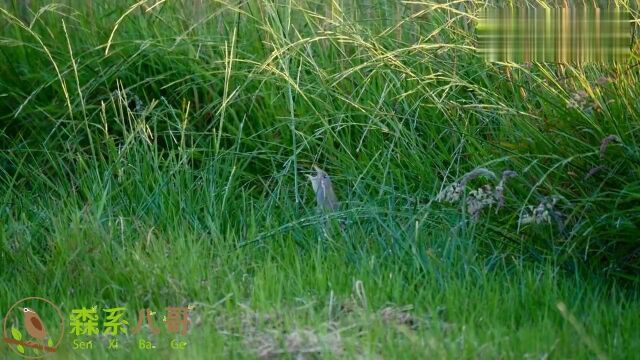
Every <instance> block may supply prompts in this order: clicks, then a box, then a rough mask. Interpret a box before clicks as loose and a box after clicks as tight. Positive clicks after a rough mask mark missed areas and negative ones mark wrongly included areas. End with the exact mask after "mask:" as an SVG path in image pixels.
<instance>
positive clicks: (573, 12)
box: [477, 6, 632, 64]
mask: <svg viewBox="0 0 640 360" xmlns="http://www.w3.org/2000/svg"><path fill="white" fill-rule="evenodd" d="M631 29H632V27H631V14H630V13H629V11H626V10H624V9H619V8H602V9H600V8H597V7H588V6H584V7H563V8H549V7H547V8H537V7H522V8H507V7H486V8H485V9H484V11H483V12H482V13H481V16H480V21H479V24H478V28H477V30H478V40H479V44H478V45H479V46H478V50H479V51H480V53H481V54H482V56H483V57H484V58H485V60H487V61H492V62H513V63H520V64H523V63H532V62H539V63H567V64H585V63H598V64H615V63H622V62H624V61H626V60H627V59H628V58H629V55H630V47H631Z"/></svg>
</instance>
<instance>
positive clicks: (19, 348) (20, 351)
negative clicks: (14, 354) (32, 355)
mask: <svg viewBox="0 0 640 360" xmlns="http://www.w3.org/2000/svg"><path fill="white" fill-rule="evenodd" d="M16 349H17V350H18V352H19V353H20V354H24V347H23V346H22V345H18V346H16Z"/></svg>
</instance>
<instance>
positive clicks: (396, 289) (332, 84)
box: [0, 0, 640, 359]
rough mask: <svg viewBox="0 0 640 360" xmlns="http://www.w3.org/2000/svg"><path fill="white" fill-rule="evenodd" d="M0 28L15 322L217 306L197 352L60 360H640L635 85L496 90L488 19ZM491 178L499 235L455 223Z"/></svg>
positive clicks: (272, 19)
mask: <svg viewBox="0 0 640 360" xmlns="http://www.w3.org/2000/svg"><path fill="white" fill-rule="evenodd" d="M16 3H19V1H16ZM16 5H17V4H16ZM3 6H4V7H2V8H0V19H1V20H0V21H1V22H0V26H2V30H1V32H0V57H2V64H3V66H2V67H0V125H1V126H0V139H1V140H0V146H1V147H2V152H1V153H0V185H1V188H2V189H3V191H2V192H0V248H1V249H2V250H1V251H0V256H1V260H0V270H2V271H1V272H0V274H2V275H0V278H1V279H2V281H0V287H1V289H0V293H1V294H3V296H1V297H0V309H5V308H8V307H9V306H10V305H11V304H13V303H14V302H15V301H16V300H18V299H20V298H23V297H26V296H42V297H45V298H48V299H51V300H52V301H54V302H56V303H57V304H59V305H60V306H61V307H62V308H63V310H64V311H65V312H66V313H67V314H68V313H70V311H71V309H73V308H77V307H82V306H92V305H97V306H98V307H112V306H120V305H121V306H126V307H127V309H128V311H129V321H130V322H133V321H135V320H136V315H137V311H138V309H140V308H146V307H149V308H154V309H158V310H161V309H163V308H164V307H165V306H183V305H187V304H195V306H196V308H195V310H194V313H193V317H192V328H191V332H190V333H189V334H188V336H187V337H186V341H188V342H189V345H188V347H187V349H186V350H184V351H180V350H171V349H169V348H168V347H167V344H168V341H169V340H170V339H171V337H170V336H168V335H167V334H163V335H161V336H160V338H159V339H154V340H157V341H158V344H159V348H158V349H157V351H156V352H153V351H141V350H139V349H136V348H137V340H138V338H137V337H135V336H125V337H123V338H122V339H121V341H122V343H123V345H122V349H121V352H120V353H115V354H112V353H110V352H109V351H108V350H106V349H105V344H104V343H102V342H101V341H103V340H100V339H99V338H96V339H95V341H96V344H99V346H98V345H94V346H97V348H96V349H94V350H92V351H91V352H87V351H88V350H87V351H85V352H84V353H82V352H81V351H80V350H74V349H72V342H71V339H72V337H71V336H69V335H68V334H67V338H66V339H65V342H64V344H63V348H62V349H60V351H59V354H58V356H59V357H60V358H67V357H68V356H71V355H73V356H76V357H83V356H85V357H90V358H99V357H105V358H107V357H110V356H119V357H122V358H131V357H132V356H134V357H135V358H138V357H141V358H144V357H148V358H156V357H158V356H161V357H172V358H173V357H180V356H182V357H183V358H211V357H214V358H236V357H238V358H244V357H248V358H255V357H260V356H262V357H264V358H268V357H269V356H275V357H278V356H285V355H286V356H291V357H296V356H297V355H300V354H301V353H303V352H305V351H310V353H307V355H309V356H315V354H319V355H320V357H327V358H357V357H359V356H361V357H362V358H367V359H368V358H378V357H380V358H420V359H423V358H425V357H428V358H476V357H477V358H496V357H502V358H523V357H533V358H545V357H553V358H598V357H599V358H604V357H609V358H625V357H629V358H632V357H633V354H634V353H636V352H637V351H638V350H640V343H638V342H637V341H636V340H635V339H637V338H638V337H639V336H638V335H639V334H638V329H637V326H635V323H636V322H637V318H638V314H639V313H640V311H639V310H640V309H639V305H638V299H637V281H638V274H639V273H638V270H639V269H638V262H637V258H638V254H639V252H638V251H639V250H638V239H637V234H638V230H639V229H638V227H639V226H640V223H638V213H639V206H640V205H639V204H640V203H639V202H638V201H637V200H638V194H640V181H639V180H638V169H639V164H640V152H639V151H638V146H637V140H636V137H637V130H638V124H639V123H640V122H639V117H638V114H639V112H638V111H637V99H638V97H639V95H640V91H639V89H640V88H639V85H638V79H637V71H636V70H635V69H636V68H635V65H634V63H633V61H636V60H635V59H634V60H633V61H632V62H631V63H630V64H625V65H621V66H618V67H609V68H605V67H601V66H596V65H589V66H584V67H571V66H566V65H556V64H536V65H532V66H523V65H516V64H490V63H485V62H484V61H482V58H481V57H480V55H479V54H477V53H476V51H475V47H476V46H477V42H476V39H475V37H474V30H473V26H475V22H474V21H475V20H474V16H475V14H476V13H477V11H478V9H479V8H480V6H481V3H479V2H475V3H474V2H467V3H462V2H452V3H439V4H436V3H427V2H407V3H402V2H393V1H386V0H384V1H382V0H380V1H376V0H368V1H364V0H363V1H352V2H351V1H332V2H329V3H328V5H327V3H325V2H311V1H301V0H291V1H276V2H273V1H253V0H252V1H244V2H231V3H208V2H200V1H195V2H187V1H183V2H181V1H165V2H161V1H146V2H145V1H141V2H138V3H131V2H117V1H115V2H111V3H109V4H106V3H102V2H92V1H90V2H84V1H83V2H79V1H70V2H65V3H64V4H48V5H46V4H45V2H44V1H35V0H34V1H32V2H31V10H32V11H31V13H27V17H26V19H27V21H26V22H23V17H24V16H25V15H24V14H21V13H20V12H19V11H17V10H19V8H17V7H16V8H14V7H13V6H7V5H3ZM634 16H635V13H634ZM609 135H615V136H616V138H615V139H616V140H614V141H611V142H610V143H609V144H608V146H607V148H606V149H604V150H602V149H601V147H602V145H601V144H602V140H603V139H606V138H607V137H608V136H609ZM313 164H319V165H320V166H321V167H322V168H323V169H325V170H326V171H327V172H328V173H329V174H330V175H331V176H332V180H333V184H334V186H335V187H336V192H337V195H338V197H339V199H340V200H341V202H342V208H341V210H340V211H338V212H337V213H334V214H331V215H330V217H333V218H340V220H344V221H346V223H347V228H346V230H344V231H342V230H341V229H340V228H339V227H338V226H337V223H338V221H333V220H332V221H330V222H329V224H330V226H329V227H328V230H327V231H326V232H325V231H323V229H324V226H323V224H325V221H326V219H325V218H324V215H322V214H318V213H317V211H316V208H315V198H314V195H313V191H312V189H311V186H310V184H309V183H308V180H307V178H306V177H305V176H304V175H305V174H307V171H309V170H311V167H312V165H313ZM477 168H486V169H488V170H489V171H491V172H494V173H495V174H498V175H499V174H502V172H503V171H505V170H512V171H515V172H517V173H518V176H517V177H513V178H510V179H509V182H508V183H507V185H506V186H505V191H504V196H505V206H504V208H502V209H500V211H498V212H496V207H495V206H493V207H491V208H487V209H484V210H483V212H482V213H481V215H480V216H479V218H478V219H477V220H474V219H473V218H472V217H470V216H469V212H468V208H467V207H465V205H464V204H465V201H466V200H465V199H466V198H465V197H464V196H463V197H461V199H460V200H459V201H458V202H454V203H451V204H443V203H440V202H437V201H436V196H437V195H438V194H439V193H440V192H441V191H442V190H443V189H445V188H446V187H447V186H448V185H450V184H452V183H454V182H456V181H459V180H460V179H461V178H462V177H463V176H464V174H466V173H468V172H470V171H472V170H474V169H477ZM486 184H491V185H492V186H494V187H495V186H496V184H497V181H493V180H491V179H486V178H483V177H479V178H475V179H473V180H472V181H470V182H469V184H468V189H467V193H468V192H469V191H470V190H473V189H477V188H479V187H481V186H483V185H486ZM551 199H556V200H553V201H555V204H557V205H554V211H557V212H558V213H559V215H558V217H559V218H560V219H561V221H560V222H557V221H552V220H549V221H543V222H542V223H540V224H536V223H532V224H524V225H523V222H522V221H521V220H522V214H523V213H525V212H527V211H530V210H529V209H530V208H529V206H531V207H532V208H535V207H537V206H539V204H541V203H543V204H546V203H551V201H552V200H551ZM549 219H551V217H549ZM336 220H337V219H336ZM5 294H6V295H5ZM305 334H306V335H308V336H309V335H310V334H312V335H313V336H312V337H313V339H308V338H304V336H303V335H305ZM308 336H307V337H308ZM301 339H302V340H301ZM311 350H313V351H311ZM9 352H10V350H9V349H8V348H7V347H0V354H2V355H3V356H4V355H5V354H9Z"/></svg>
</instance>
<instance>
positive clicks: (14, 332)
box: [11, 326, 22, 341]
mask: <svg viewBox="0 0 640 360" xmlns="http://www.w3.org/2000/svg"><path fill="white" fill-rule="evenodd" d="M11 335H12V336H13V338H14V339H16V340H18V341H20V340H22V333H21V332H20V330H18V329H16V328H14V327H13V326H12V327H11Z"/></svg>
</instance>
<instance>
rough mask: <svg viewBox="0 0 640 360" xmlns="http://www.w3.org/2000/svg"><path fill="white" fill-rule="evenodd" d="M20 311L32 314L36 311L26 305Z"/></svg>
mask: <svg viewBox="0 0 640 360" xmlns="http://www.w3.org/2000/svg"><path fill="white" fill-rule="evenodd" d="M22 311H23V312H24V313H32V314H35V313H36V312H35V311H33V310H31V309H29V308H28V307H26V308H24V309H22Z"/></svg>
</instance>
